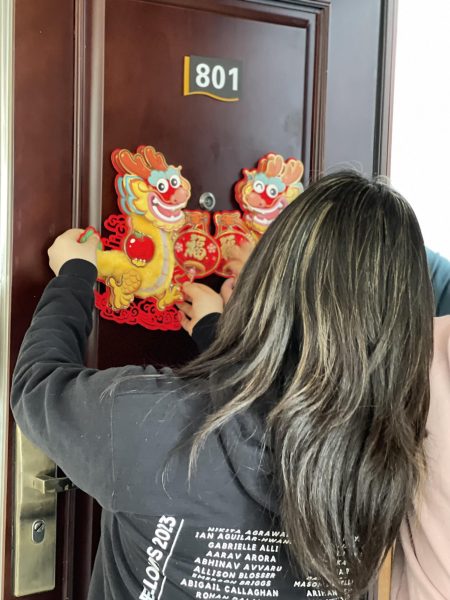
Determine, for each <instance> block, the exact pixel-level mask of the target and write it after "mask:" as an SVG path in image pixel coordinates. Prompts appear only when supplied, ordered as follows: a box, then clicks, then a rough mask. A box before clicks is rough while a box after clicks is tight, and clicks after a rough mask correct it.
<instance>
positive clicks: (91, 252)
mask: <svg viewBox="0 0 450 600" xmlns="http://www.w3.org/2000/svg"><path fill="white" fill-rule="evenodd" d="M83 232H84V229H68V230H67V231H65V232H64V233H62V234H61V235H60V236H58V237H57V238H56V240H55V241H54V242H53V244H52V245H51V246H50V248H49V249H48V258H49V265H50V269H51V270H52V271H53V273H54V274H55V275H58V273H59V271H60V269H61V267H62V266H63V264H64V263H65V262H67V261H68V260H71V259H72V258H81V259H83V260H87V261H89V262H91V263H92V264H93V265H94V266H95V267H96V266H97V248H98V243H99V237H98V236H97V235H95V234H93V235H91V236H90V237H89V238H88V239H87V240H86V241H85V242H82V243H80V242H79V241H78V239H79V238H80V236H81V235H82V234H83Z"/></svg>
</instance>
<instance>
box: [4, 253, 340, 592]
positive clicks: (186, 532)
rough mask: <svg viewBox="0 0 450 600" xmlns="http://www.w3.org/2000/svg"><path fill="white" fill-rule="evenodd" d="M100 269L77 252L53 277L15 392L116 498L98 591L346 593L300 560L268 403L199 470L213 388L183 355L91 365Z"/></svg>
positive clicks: (88, 485) (210, 448)
mask: <svg viewBox="0 0 450 600" xmlns="http://www.w3.org/2000/svg"><path fill="white" fill-rule="evenodd" d="M95 279H96V270H95V268H94V267H93V265H91V264H90V263H88V262H86V261H82V260H71V261H68V262H67V263H66V264H65V265H64V266H63V267H62V269H61V272H60V275H59V276H58V277H55V278H54V279H53V280H52V281H51V282H50V283H49V284H48V286H47V288H46V289H45V291H44V293H43V296H42V298H41V300H40V302H39V304H38V307H37V309H36V312H35V314H34V317H33V320H32V323H31V326H30V328H29V329H28V331H27V333H26V335H25V338H24V341H23V344H22V348H21V351H20V354H19V358H18V361H17V365H16V369H15V373H14V380H13V388H12V396H11V404H12V409H13V412H14V416H15V419H16V421H17V423H18V425H19V426H20V428H21V430H22V431H23V433H24V434H25V435H26V436H27V437H28V438H29V439H30V440H32V441H33V442H34V443H35V444H36V445H37V446H38V447H40V448H41V449H42V450H43V451H44V452H45V453H46V454H48V455H49V456H50V457H51V458H52V459H53V460H54V461H55V462H56V463H57V464H58V465H59V466H60V467H61V468H62V469H63V470H64V472H65V473H66V474H67V476H69V477H70V478H71V480H72V481H73V482H74V483H75V484H76V485H77V486H78V487H79V488H81V489H82V490H84V491H85V492H87V493H88V494H90V495H92V496H93V497H94V498H96V499H97V500H98V502H99V503H100V504H101V506H102V507H103V512H102V534H101V540H100V545H99V549H98V553H97V557H96V561H95V566H94V572H93V575H92V582H91V588H90V593H89V599H90V600H106V599H107V600H128V599H130V600H131V599H133V600H183V599H187V598H204V599H213V598H214V599H217V600H244V599H247V598H283V599H286V600H288V599H291V598H292V599H299V600H300V599H303V598H325V599H332V598H333V599H335V598H337V597H338V596H337V594H336V593H335V592H333V591H330V590H326V589H324V588H323V587H322V586H321V585H320V584H319V583H318V581H317V580H316V579H314V578H312V577H299V576H294V575H293V574H292V572H291V570H290V568H289V562H288V558H287V554H286V548H287V545H288V539H287V537H286V535H285V534H284V533H283V532H282V531H281V530H280V528H279V526H278V524H277V523H278V515H277V501H276V495H275V494H272V493H271V489H270V470H269V467H268V460H267V458H266V456H265V454H264V451H263V449H262V441H261V440H262V424H261V420H260V418H258V416H257V415H254V414H252V413H251V412H247V413H246V414H245V415H244V416H241V417H239V418H235V419H233V420H232V421H231V422H230V423H229V424H228V425H226V426H225V427H223V428H222V430H221V432H220V433H219V434H217V435H211V436H210V437H209V439H208V440H207V443H206V445H205V448H204V450H203V451H202V452H201V453H200V456H199V460H198V466H197V469H196V471H195V473H194V475H193V476H192V478H191V480H190V482H189V481H188V458H189V448H187V447H186V446H184V447H183V448H181V449H180V448H179V446H180V444H182V443H184V442H185V441H186V440H187V439H189V437H190V435H191V434H192V432H194V431H195V430H196V428H197V427H198V426H199V424H200V423H201V422H202V420H203V419H204V417H205V414H206V413H207V411H208V410H210V400H209V398H206V397H202V396H200V395H199V394H195V393H192V391H191V390H190V389H189V385H188V384H186V383H183V382H181V381H180V380H178V379H177V378H176V377H175V376H174V375H173V374H172V372H171V371H170V370H169V369H163V370H162V371H160V372H159V373H158V372H157V371H156V369H154V368H153V367H146V368H143V367H137V366H129V367H123V368H114V369H107V370H103V371H98V370H95V369H89V368H86V367H85V366H84V365H83V357H84V350H85V347H86V341H87V338H88V335H89V333H90V330H91V311H92V308H93V285H94V282H95ZM200 329H201V328H200ZM340 562H341V566H340V568H341V574H342V576H343V577H344V578H345V577H346V576H347V573H346V568H345V564H344V565H342V562H343V561H340Z"/></svg>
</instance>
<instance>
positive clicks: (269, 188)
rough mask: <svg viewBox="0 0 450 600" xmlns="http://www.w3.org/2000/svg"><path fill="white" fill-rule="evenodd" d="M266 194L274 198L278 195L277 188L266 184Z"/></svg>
mask: <svg viewBox="0 0 450 600" xmlns="http://www.w3.org/2000/svg"><path fill="white" fill-rule="evenodd" d="M267 195H268V196H269V198H276V197H277V196H278V188H277V186H276V185H268V186H267Z"/></svg>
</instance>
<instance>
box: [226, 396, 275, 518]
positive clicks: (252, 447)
mask: <svg viewBox="0 0 450 600" xmlns="http://www.w3.org/2000/svg"><path fill="white" fill-rule="evenodd" d="M219 439H220V442H221V444H222V446H223V448H224V451H225V454H226V456H227V458H228V460H229V462H230V465H231V468H232V469H233V471H234V473H235V476H236V478H237V480H238V481H239V483H240V484H241V485H242V487H243V488H244V489H245V491H246V492H247V494H248V495H249V496H250V497H251V498H252V499H253V500H254V501H255V502H257V503H258V504H259V505H260V506H261V507H262V508H263V509H264V510H267V511H270V512H271V513H273V514H275V515H277V516H278V515H279V494H278V492H277V491H276V489H275V484H274V481H273V473H272V465H271V451H270V448H269V447H268V444H267V440H265V432H264V421H263V417H262V416H261V415H260V414H258V412H257V411H256V409H255V408H254V407H252V408H250V409H249V410H247V411H246V412H244V413H242V414H240V415H237V416H235V417H233V419H231V420H230V421H229V422H228V423H226V424H225V425H224V426H223V427H222V429H221V430H220V433H219Z"/></svg>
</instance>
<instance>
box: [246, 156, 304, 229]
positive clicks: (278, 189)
mask: <svg viewBox="0 0 450 600" xmlns="http://www.w3.org/2000/svg"><path fill="white" fill-rule="evenodd" d="M242 172H243V177H242V179H240V180H239V181H238V182H237V184H236V186H235V197H236V200H237V201H238V203H239V205H240V207H241V209H242V211H243V212H244V219H245V222H246V223H247V225H248V227H249V228H250V229H251V230H252V231H253V232H254V233H255V234H256V235H257V236H261V235H262V234H263V233H264V232H265V231H266V229H267V228H268V227H269V225H270V224H271V223H272V222H273V221H274V220H275V219H276V218H277V217H278V215H279V214H280V213H281V211H282V210H283V209H284V208H286V206H287V205H288V204H290V203H291V202H292V201H293V200H295V198H297V196H298V195H299V194H300V193H301V192H302V191H303V186H302V184H301V183H300V179H301V177H302V175H303V163H302V162H301V161H300V160H297V159H295V158H289V159H288V160H287V161H285V160H284V158H283V157H282V156H280V155H279V154H272V153H271V154H267V155H266V156H263V157H262V158H261V159H260V160H259V161H258V166H257V167H256V169H244V170H243V171H242Z"/></svg>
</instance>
